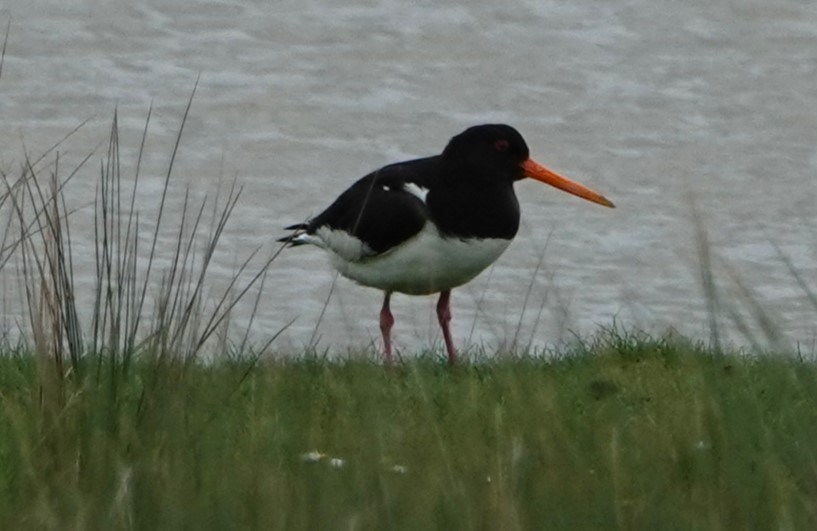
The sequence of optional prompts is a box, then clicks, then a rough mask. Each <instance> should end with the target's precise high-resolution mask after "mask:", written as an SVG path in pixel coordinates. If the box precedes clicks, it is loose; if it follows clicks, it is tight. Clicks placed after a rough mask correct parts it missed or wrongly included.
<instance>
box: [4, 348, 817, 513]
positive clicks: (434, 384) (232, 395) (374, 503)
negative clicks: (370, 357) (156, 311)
mask: <svg viewBox="0 0 817 531" xmlns="http://www.w3.org/2000/svg"><path fill="white" fill-rule="evenodd" d="M0 365H1V366H2V367H0V471H2V475H1V476H0V528H2V529H180V528H187V529H389V528H391V529H435V528H436V529H579V528H582V529H611V528H618V529H749V528H757V529H806V528H814V527H815V524H817V444H815V441H817V393H815V392H814V390H815V388H817V366H815V365H814V364H813V363H811V362H804V361H799V360H793V359H791V358H783V357H779V356H769V357H763V356H761V357H758V356H745V355H734V354H724V355H715V354H713V353H709V352H706V351H704V350H702V349H701V348H699V347H696V346H694V345H691V344H689V343H687V342H684V341H680V340H654V339H650V338H646V337H638V336H628V335H622V334H619V333H608V334H605V335H604V336H603V337H601V338H599V339H598V340H596V341H594V342H593V343H592V344H588V345H583V346H577V347H576V348H575V349H573V350H571V351H566V352H564V353H562V354H561V355H557V356H555V357H553V358H548V359H535V358H513V357H500V358H497V359H495V360H493V361H487V360H486V361H481V362H472V363H468V364H465V365H463V366H460V367H456V368H454V369H449V368H447V367H445V365H444V364H443V362H442V361H441V358H436V357H434V356H424V357H423V356H421V357H420V358H417V359H414V360H411V361H407V362H405V363H403V364H402V365H401V366H400V367H399V368H398V369H396V370H395V371H394V372H388V371H387V370H386V369H384V368H383V367H382V366H380V365H379V364H376V363H372V362H370V361H366V360H353V361H328V360H322V359H315V358H304V359H301V360H297V361H287V362H283V361H266V362H261V363H258V364H253V363H252V362H250V361H240V360H239V361H236V360H233V361H221V362H218V363H215V364H209V365H204V364H199V363H184V362H173V361H170V359H169V358H162V359H151V358H149V357H140V358H138V359H135V360H133V362H132V364H131V365H130V368H129V369H128V370H127V371H122V370H121V367H120V366H116V365H115V364H114V363H113V362H111V361H110V359H106V360H101V363H100V364H97V363H96V362H95V361H94V360H92V359H90V358H87V359H85V360H84V361H83V362H82V364H81V368H80V370H79V371H78V372H76V373H73V374H69V375H68V376H65V377H57V376H55V375H54V373H53V363H51V362H50V361H38V359H37V358H36V357H34V356H32V355H29V354H25V353H19V354H8V355H5V356H3V357H2V358H0ZM112 368H113V369H114V370H111V369H112ZM310 452H314V453H312V454H310Z"/></svg>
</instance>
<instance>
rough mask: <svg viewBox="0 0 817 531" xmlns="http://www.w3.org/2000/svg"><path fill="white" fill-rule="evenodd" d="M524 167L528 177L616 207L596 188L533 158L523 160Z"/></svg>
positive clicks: (589, 199)
mask: <svg viewBox="0 0 817 531" xmlns="http://www.w3.org/2000/svg"><path fill="white" fill-rule="evenodd" d="M522 169H523V170H525V175H526V176H527V177H531V178H533V179H536V180H537V181H541V182H543V183H547V184H549V185H551V186H555V187H556V188H558V189H559V190H564V191H565V192H567V193H569V194H573V195H577V196H579V197H581V198H582V199H587V200H588V201H593V202H594V203H598V204H600V205H604V206H606V207H610V208H615V207H616V205H614V204H613V203H612V202H611V201H610V200H609V199H607V198H606V197H604V196H603V195H601V194H600V193H598V192H596V191H595V190H591V189H590V188H588V187H586V186H585V185H583V184H579V183H577V182H576V181H571V180H570V179H568V178H567V177H562V176H561V175H559V174H558V173H556V172H554V171H551V170H549V169H547V168H545V167H544V166H542V165H541V164H539V163H538V162H536V161H535V160H533V159H528V160H526V161H525V162H523V163H522Z"/></svg>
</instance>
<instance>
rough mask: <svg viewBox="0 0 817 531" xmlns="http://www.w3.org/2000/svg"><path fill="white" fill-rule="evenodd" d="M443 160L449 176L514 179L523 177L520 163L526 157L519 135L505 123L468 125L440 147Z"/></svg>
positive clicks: (525, 147) (526, 149) (522, 141)
mask: <svg viewBox="0 0 817 531" xmlns="http://www.w3.org/2000/svg"><path fill="white" fill-rule="evenodd" d="M442 157H443V164H445V166H446V168H448V170H449V173H448V175H449V176H450V177H452V178H455V177H457V176H461V177H462V178H467V179H471V180H473V179H490V180H502V181H510V182H512V181H517V180H519V179H522V178H524V177H525V174H524V170H523V169H522V166H521V165H522V163H523V162H525V161H526V160H527V159H528V157H529V151H528V145H527V144H526V143H525V140H524V139H523V138H522V135H520V134H519V132H518V131H517V130H516V129H514V128H513V127H511V126H509V125H505V124H485V125H475V126H474V127H469V128H468V129H466V130H465V131H463V132H462V133H460V134H458V135H457V136H455V137H454V138H452V139H451V140H450V141H449V142H448V145H447V146H445V150H444V151H443V155H442Z"/></svg>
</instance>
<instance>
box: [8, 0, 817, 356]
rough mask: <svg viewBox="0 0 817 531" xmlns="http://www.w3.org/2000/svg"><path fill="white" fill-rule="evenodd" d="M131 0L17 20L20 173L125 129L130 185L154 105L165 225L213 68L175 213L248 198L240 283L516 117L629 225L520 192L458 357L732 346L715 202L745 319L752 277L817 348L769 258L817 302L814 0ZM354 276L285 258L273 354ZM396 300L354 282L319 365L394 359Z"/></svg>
mask: <svg viewBox="0 0 817 531" xmlns="http://www.w3.org/2000/svg"><path fill="white" fill-rule="evenodd" d="M111 4H112V3H110V2H102V1H90V0H89V1H87V2H81V1H76V0H71V1H65V0H60V1H57V0H52V1H39V0H36V1H33V2H28V1H23V0H13V1H12V2H11V3H10V4H9V3H8V2H6V4H5V5H4V6H2V5H0V9H3V10H2V11H0V21H2V23H3V24H5V20H6V19H7V17H8V16H9V15H10V16H11V19H12V24H11V33H10V37H9V44H8V50H7V54H6V58H5V64H4V67H3V71H2V79H0V124H2V127H0V168H2V169H3V170H4V171H6V172H10V173H14V171H16V170H15V168H18V167H19V164H20V162H21V161H22V159H23V153H24V152H25V151H26V150H27V151H28V152H29V153H32V154H37V153H40V152H42V151H43V150H45V149H46V148H48V147H50V146H51V145H52V144H54V143H55V142H56V141H58V140H59V139H60V138H62V137H63V136H64V135H65V134H66V133H68V132H69V131H70V130H71V129H73V128H74V127H75V126H77V125H78V124H79V123H80V122H82V121H83V120H86V119H89V122H88V123H87V124H86V125H85V126H84V127H83V128H82V129H81V130H80V131H79V132H78V133H77V134H76V135H74V136H73V137H71V138H70V139H69V140H68V141H67V142H66V143H64V144H63V145H62V146H61V147H60V152H61V158H60V167H61V168H63V170H61V171H62V172H64V173H67V171H68V169H69V168H71V167H72V165H76V164H77V163H78V161H79V160H80V159H81V158H82V157H84V156H85V155H87V153H88V152H89V151H91V150H92V149H94V148H95V147H96V146H97V145H98V144H100V143H101V142H102V143H104V141H105V140H106V137H107V132H108V129H109V127H110V119H111V116H112V114H113V111H114V109H115V108H118V110H119V115H120V124H121V127H122V140H121V142H122V149H123V163H124V167H125V168H126V169H125V173H126V174H127V176H128V177H130V176H131V175H132V172H133V167H134V154H135V151H136V149H137V147H138V143H139V138H140V134H141V129H142V127H143V124H144V119H145V116H146V112H147V109H148V107H149V105H150V103H151V102H153V104H154V115H153V118H152V122H151V126H150V137H149V142H148V146H147V149H148V153H149V156H148V160H146V162H145V165H144V168H143V176H144V179H145V181H144V182H143V183H142V193H141V195H140V203H139V205H140V206H139V208H140V211H141V212H142V214H143V216H149V215H150V213H151V212H152V211H153V209H155V206H156V203H157V200H156V194H157V191H158V189H159V188H160V183H161V175H162V174H163V172H164V169H165V168H166V166H167V162H168V160H169V154H170V151H171V148H172V144H173V137H174V135H175V132H176V130H177V128H178V125H179V121H180V117H181V114H182V112H183V110H184V105H185V103H186V99H187V98H188V96H189V94H190V91H191V89H192V87H193V84H194V82H195V79H196V76H197V75H198V74H199V73H200V74H201V81H200V84H199V87H198V92H197V93H196V97H195V100H194V104H193V109H192V115H191V119H190V121H189V122H188V127H187V129H186V131H185V135H184V139H183V142H182V146H181V155H180V158H179V160H178V161H177V166H176V168H175V172H174V175H175V180H174V181H173V190H172V191H171V192H172V193H171V196H172V197H171V201H172V202H173V203H174V204H178V203H179V201H180V200H181V197H182V194H183V192H184V190H185V189H186V188H187V187H190V188H192V190H193V192H194V195H195V196H196V197H197V198H199V199H201V198H202V197H203V196H204V194H206V193H211V194H213V193H214V192H215V190H216V186H217V183H218V182H219V181H220V180H222V181H223V180H230V179H232V178H233V177H237V179H238V181H239V182H240V183H241V184H243V186H244V195H243V197H242V200H241V202H240V204H239V208H238V209H237V212H236V214H235V217H234V219H233V220H232V221H233V222H232V224H231V225H230V226H229V228H228V231H227V233H226V235H225V238H226V239H225V242H224V246H223V251H224V252H223V253H221V254H219V255H218V256H217V257H216V267H215V269H214V273H215V277H216V278H215V284H216V285H218V284H219V282H220V281H223V280H224V279H226V278H227V277H228V276H229V275H230V274H231V273H232V272H233V271H234V269H235V267H236V266H237V264H238V263H239V262H240V260H241V259H242V258H243V257H245V256H247V255H248V254H249V253H250V252H251V251H252V250H253V249H254V248H256V247H258V246H262V247H263V248H264V249H265V251H264V252H268V250H270V249H272V248H274V244H273V243H272V241H273V239H274V237H277V236H279V235H281V234H282V231H281V230H280V229H281V227H282V226H284V225H286V224H288V223H292V222H297V221H301V220H303V219H304V218H305V217H306V216H308V215H310V214H316V213H317V212H319V211H320V210H321V209H322V208H323V207H325V206H326V205H328V203H329V201H330V200H331V199H332V198H333V197H334V196H335V195H336V194H337V193H339V192H340V191H342V190H343V189H344V188H345V187H346V186H347V185H349V184H350V183H351V182H352V181H353V180H354V179H356V178H358V177H359V176H360V175H363V174H364V173H367V172H368V171H370V170H372V169H374V168H376V167H379V166H381V165H383V164H385V163H388V162H392V161H396V160H400V159H404V158H409V157H416V156H423V155H428V154H433V153H436V152H439V150H440V149H441V148H442V147H443V145H444V144H445V142H446V141H447V139H448V138H449V137H451V136H452V135H454V134H456V133H458V132H460V130H462V129H463V128H465V127H467V126H469V125H473V124H477V123H483V122H494V121H502V122H507V123H509V124H512V125H514V126H516V127H517V128H518V129H519V130H520V131H521V132H522V133H523V135H525V137H526V139H527V140H528V143H529V145H530V147H531V152H532V154H533V156H534V157H536V158H537V159H538V160H540V161H541V162H543V163H545V164H547V165H549V166H551V167H553V168H554V169H557V170H559V171H561V172H562V173H564V174H566V175H568V176H570V177H574V178H576V179H578V180H580V181H582V182H585V183H586V184H588V185H590V186H593V187H594V188H596V189H598V190H600V191H601V192H602V193H604V194H605V195H606V196H607V197H609V198H610V199H612V200H613V201H614V202H615V203H616V204H617V206H618V208H617V209H616V210H607V209H603V208H600V207H597V206H595V205H592V204H590V203H585V202H582V201H580V200H578V199H575V198H572V197H570V196H567V195H566V194H563V193H560V192H557V191H555V190H553V189H551V188H547V187H544V186H541V185H539V184H537V183H533V182H523V183H520V184H519V185H518V187H517V190H518V193H519V195H520V200H521V203H522V209H523V227H522V229H521V231H520V234H519V236H518V237H517V240H516V241H515V242H514V244H513V245H512V246H511V248H510V249H509V250H508V252H507V253H506V254H505V255H504V256H503V257H502V258H501V259H500V261H499V262H498V263H497V264H496V266H495V267H494V268H493V269H492V270H490V271H488V272H486V273H484V274H483V275H482V276H480V277H479V278H478V279H477V280H476V281H474V282H473V283H471V284H470V285H468V286H467V287H464V288H461V289H459V290H457V291H455V292H454V333H455V337H456V338H457V340H458V341H460V342H462V341H464V340H466V339H467V338H470V339H471V341H475V342H484V343H486V344H488V345H495V344H497V343H502V342H508V341H511V340H513V338H514V337H515V336H516V337H517V338H518V340H519V341H521V342H523V344H524V343H528V342H532V343H533V344H535V345H539V346H542V345H548V344H554V343H558V342H559V341H562V340H565V339H568V338H570V336H571V334H572V333H574V332H576V333H579V334H582V335H584V334H587V333H591V332H592V331H594V330H595V329H596V328H597V326H598V325H610V324H611V323H613V322H614V321H615V322H617V323H620V324H623V325H627V326H639V327H641V328H644V329H647V330H650V331H656V332H660V331H663V330H665V329H666V328H668V327H674V328H677V329H680V331H682V332H684V333H687V334H691V335H695V336H699V337H703V338H706V337H708V335H707V334H708V332H707V325H706V311H705V304H704V298H703V296H702V291H701V288H700V283H699V281H698V273H697V253H696V248H695V240H694V223H693V217H694V216H693V213H692V210H693V209H692V206H691V203H692V201H694V202H695V205H696V208H697V210H698V211H699V213H700V218H701V220H702V221H703V223H704V225H705V227H706V229H707V230H708V232H709V236H710V238H711V240H712V244H713V246H714V249H715V253H716V255H717V264H716V274H717V275H718V277H719V278H720V279H721V280H722V285H723V287H724V289H725V290H726V292H727V293H728V298H729V300H730V301H734V303H735V304H736V307H737V309H738V310H739V311H744V312H745V311H746V308H748V306H747V305H746V304H745V303H742V302H741V292H740V288H739V287H738V286H737V284H736V283H735V282H734V279H735V278H739V279H740V282H741V283H742V284H743V285H745V286H749V287H751V290H752V293H753V294H754V296H756V297H758V298H759V299H760V300H762V301H763V305H764V308H765V309H766V310H768V311H769V312H770V313H771V314H772V315H773V316H774V317H775V318H776V320H777V321H778V325H779V327H780V329H781V330H782V331H783V332H784V333H785V335H786V337H787V340H788V341H789V342H790V343H795V342H799V343H801V344H803V345H804V346H805V347H806V348H807V349H809V350H810V349H813V348H814V347H813V345H814V338H815V333H817V310H815V308H813V307H811V306H810V305H809V304H808V301H807V300H806V297H805V296H804V293H803V292H802V290H800V289H799V288H798V287H797V285H796V283H795V281H794V279H793V278H792V275H791V274H790V273H789V271H788V269H787V268H786V266H785V265H784V264H783V262H782V261H781V260H780V259H779V257H778V256H777V254H776V251H775V250H774V247H773V246H772V245H771V244H770V243H769V242H770V240H771V241H774V242H776V243H777V244H778V245H779V246H780V248H782V250H783V251H784V252H785V253H786V254H787V255H788V256H790V258H791V260H792V261H793V262H794V264H795V265H796V267H797V268H798V269H799V270H800V271H801V273H802V274H803V278H804V279H806V280H807V281H809V282H814V284H815V285H817V250H816V248H815V244H817V218H816V216H815V201H817V182H815V178H817V90H815V89H814V86H815V79H817V5H815V4H814V3H812V2H806V1H802V0H800V1H794V0H791V1H778V0H773V1H768V0H746V1H740V2H708V1H703V0H690V1H687V2H669V3H668V2H651V1H649V0H630V1H626V2H615V3H613V2H602V1H593V0H579V1H574V2H556V1H538V0H537V1H524V0H516V1H512V2H503V3H497V2H493V1H487V0H485V1H482V0H480V1H476V2H471V3H469V4H468V7H463V6H460V5H456V4H454V3H449V2H413V3H411V4H412V5H408V4H409V3H406V2H398V1H383V2H375V1H372V2H357V3H354V4H352V3H347V5H346V6H344V7H336V6H335V3H333V2H328V1H322V2H317V1H313V2H310V1H304V0H298V1H279V2H274V3H270V2H260V1H255V2H253V1H247V0H242V1H203V2H197V1H189V0H188V1H183V2H182V1H170V0H165V1H159V0H149V1H144V2H127V3H121V4H122V5H121V7H117V6H113V5H111ZM103 154H104V149H101V150H100V151H99V155H98V156H95V157H94V158H93V159H92V160H93V162H92V163H91V164H89V165H88V166H87V167H86V168H84V169H82V170H81V171H80V173H79V174H78V176H77V177H76V179H75V181H74V182H73V183H72V184H71V186H70V187H69V188H70V189H69V191H68V195H69V202H70V203H71V205H72V206H73V207H74V208H77V209H78V211H77V212H76V213H75V215H74V218H73V219H72V223H73V232H74V234H75V253H76V254H77V257H76V264H75V267H76V268H77V269H78V271H79V276H80V277H81V278H84V279H85V281H86V282H89V281H90V278H91V275H92V271H93V270H92V267H91V264H92V253H91V252H89V251H91V250H92V244H93V241H92V239H91V238H92V232H91V231H90V227H91V226H92V222H93V217H92V213H93V210H92V208H91V206H90V205H91V203H92V200H93V191H94V186H95V179H96V177H97V174H98V168H99V159H100V158H101V156H102V155H103ZM51 160H53V157H52V159H51ZM173 212H174V213H177V212H178V208H175V209H174V210H173ZM175 223H176V224H178V220H175ZM173 224H174V223H170V226H171V228H172V225H173ZM171 251H172V247H171V246H169V245H168V246H166V247H164V248H163V249H162V250H161V252H162V253H164V256H165V257H167V256H169V255H170V253H171ZM537 267H538V269H537ZM13 269H14V266H13V263H12V264H10V265H8V266H7V267H6V269H5V270H4V271H2V272H0V276H3V277H4V278H2V279H0V281H2V282H3V285H4V286H5V287H4V293H5V299H4V301H3V308H4V312H5V323H6V326H11V325H13V319H14V318H15V316H18V315H20V305H19V303H18V302H17V295H16V294H15V290H14V287H13V284H14V282H13V280H10V279H11V275H12V272H13ZM534 272H535V275H534ZM333 280H334V274H333V273H332V271H331V270H330V268H329V267H328V264H327V261H326V260H325V258H324V257H323V256H322V255H321V253H320V252H319V251H318V250H316V249H315V250H313V249H304V248H300V249H297V250H292V251H289V252H287V253H285V255H283V256H281V257H280V259H279V260H277V261H276V262H275V263H274V266H273V269H272V271H271V275H270V277H269V278H268V280H267V284H266V287H265V296H264V298H263V301H262V305H261V308H260V309H259V315H258V318H257V320H256V323H255V324H256V334H257V335H258V336H260V337H266V336H268V335H270V334H271V333H273V332H274V331H276V330H278V329H279V328H280V327H281V326H283V325H284V324H285V323H287V322H289V321H291V320H293V319H295V322H294V324H293V325H292V326H291V327H290V328H289V329H288V330H287V331H286V333H285V334H284V335H283V336H282V337H281V339H280V340H279V345H280V346H282V347H287V348H290V347H291V348H297V347H298V346H301V345H303V344H305V343H307V342H308V341H310V338H311V337H312V335H313V332H314V330H315V328H316V325H318V320H319V316H320V314H321V309H322V307H323V305H324V302H325V301H326V299H327V297H328V296H329V295H330V288H331V286H332V284H333ZM528 292H530V296H529V298H528V299H527V301H526V293H528ZM380 299H381V295H380V294H379V292H377V291H375V290H371V289H366V288H361V287H358V286H355V285H353V284H352V283H351V282H349V281H346V280H344V279H338V280H337V282H336V284H335V287H334V291H332V293H331V297H329V303H328V307H327V310H326V313H325V316H324V317H323V320H322V322H320V324H319V325H318V327H317V335H318V336H319V337H320V342H319V345H320V346H322V347H328V346H330V345H331V346H332V347H334V348H344V347H345V346H359V345H365V344H368V342H369V341H371V340H372V338H377V337H378V336H379V331H378V328H377V312H378V309H379V305H380ZM526 303H527V306H526V308H527V309H526V311H525V312H524V314H523V315H522V316H521V317H520V312H521V310H522V308H523V307H524V306H525V304H526ZM433 305H434V299H433V298H431V297H419V298H410V297H407V296H402V297H396V298H395V300H394V302H393V310H394V313H395V316H396V318H397V325H396V327H395V331H394V333H395V341H396V344H397V346H398V348H405V349H414V348H417V347H418V346H421V345H425V344H427V343H428V342H429V341H439V338H440V336H439V333H438V331H437V327H436V322H435V321H434V317H433V315H434V314H433V311H432V309H433ZM728 310H729V308H726V309H725V311H724V315H726V314H727V313H728ZM247 311H248V309H247V307H244V308H242V309H240V310H239V311H238V312H237V315H236V320H237V321H239V322H240V321H241V320H242V319H243V318H245V317H246V312H247ZM242 312H244V313H242ZM727 322H728V321H727ZM733 338H734V339H735V340H736V341H738V342H745V338H743V337H742V336H741V335H740V334H737V333H736V334H734V335H733Z"/></svg>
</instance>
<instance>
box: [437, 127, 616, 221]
mask: <svg viewBox="0 0 817 531" xmlns="http://www.w3.org/2000/svg"><path fill="white" fill-rule="evenodd" d="M442 156H443V161H444V163H445V164H446V165H447V166H448V167H449V168H456V169H457V170H458V171H457V172H455V175H462V176H463V177H467V178H470V179H474V178H483V179H494V180H496V179H499V180H503V181H508V182H513V181H518V180H521V179H524V178H526V177H530V178H532V179H536V180H537V181H540V182H543V183H547V184H549V185H551V186H555V187H556V188H559V189H560V190H563V191H565V192H568V193H571V194H573V195H576V196H578V197H581V198H583V199H586V200H588V201H592V202H594V203H598V204H600V205H604V206H606V207H611V208H612V207H614V206H615V205H613V203H612V202H610V201H609V200H608V199H607V198H605V197H604V196H603V195H601V194H599V193H598V192H596V191H594V190H591V189H590V188H588V187H586V186H584V185H582V184H579V183H577V182H576V181H572V180H570V179H568V178H566V177H563V176H561V175H559V174H558V173H556V172H554V171H552V170H550V169H548V168H546V167H545V166H543V165H541V164H539V163H538V162H536V161H535V160H533V159H532V158H531V157H530V151H529V150H528V145H527V144H526V143H525V139H524V138H522V135H520V134H519V131H517V130H516V129H514V128H513V127H511V126H509V125H505V124H486V125H476V126H473V127H469V128H468V129H466V130H465V131H463V132H462V133H460V134H458V135H457V136H455V137H454V138H452V139H451V140H450V141H449V142H448V145H447V146H446V147H445V150H444V151H443V154H442Z"/></svg>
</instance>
